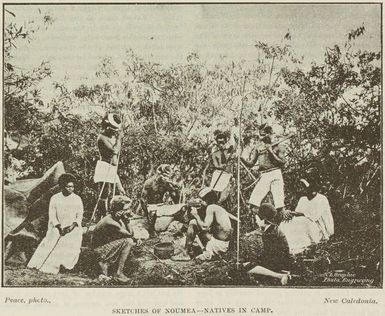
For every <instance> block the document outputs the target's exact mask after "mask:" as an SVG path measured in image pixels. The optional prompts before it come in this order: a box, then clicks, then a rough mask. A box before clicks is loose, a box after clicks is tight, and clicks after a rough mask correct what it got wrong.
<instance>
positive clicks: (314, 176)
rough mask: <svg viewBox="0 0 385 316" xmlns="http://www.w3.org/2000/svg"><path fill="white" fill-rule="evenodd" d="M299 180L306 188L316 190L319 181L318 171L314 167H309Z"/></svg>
mask: <svg viewBox="0 0 385 316" xmlns="http://www.w3.org/2000/svg"><path fill="white" fill-rule="evenodd" d="M299 181H300V182H301V183H303V184H304V185H305V187H306V188H310V189H312V190H314V191H317V190H318V189H319V186H320V183H321V178H320V173H319V171H318V170H317V169H316V168H309V169H308V171H307V172H306V174H305V175H304V176H303V177H302V178H301V179H300V180H299Z"/></svg>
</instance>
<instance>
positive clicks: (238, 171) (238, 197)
mask: <svg viewBox="0 0 385 316" xmlns="http://www.w3.org/2000/svg"><path fill="white" fill-rule="evenodd" d="M245 85H246V76H245V78H244V81H243V87H242V100H241V109H240V111H239V121H238V125H239V126H238V127H239V131H238V146H239V149H238V157H237V159H238V163H237V220H238V223H237V263H236V268H237V270H239V268H240V262H239V252H240V251H239V239H240V226H241V150H240V148H241V141H242V112H243V102H244V94H245Z"/></svg>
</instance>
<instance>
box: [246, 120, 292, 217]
mask: <svg viewBox="0 0 385 316" xmlns="http://www.w3.org/2000/svg"><path fill="white" fill-rule="evenodd" d="M260 136H261V141H262V144H261V145H262V146H261V147H262V148H261V150H259V151H258V150H255V151H254V152H253V155H252V158H251V160H250V161H247V160H246V159H244V158H243V157H241V160H242V162H243V163H244V164H245V165H246V166H248V167H250V168H251V167H253V166H254V165H255V164H256V162H257V161H258V163H259V171H260V173H261V176H260V178H259V180H258V182H257V184H256V185H255V187H254V190H253V192H252V193H251V196H250V199H249V203H250V204H251V205H252V206H253V209H254V212H255V213H258V209H259V207H260V205H261V203H262V200H263V199H264V198H265V197H266V195H267V194H268V193H269V192H271V194H272V195H273V200H274V205H275V207H276V209H277V211H278V216H279V217H280V218H283V219H285V220H287V219H290V218H291V215H290V212H289V211H286V210H285V209H284V206H285V203H284V198H285V195H284V190H283V187H284V184H283V177H282V171H281V169H282V168H283V166H284V165H285V160H284V154H285V148H284V147H283V146H282V145H277V146H275V147H274V148H272V146H271V143H272V137H273V129H272V128H271V126H268V125H265V126H263V127H262V128H261V129H260Z"/></svg>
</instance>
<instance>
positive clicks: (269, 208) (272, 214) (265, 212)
mask: <svg viewBox="0 0 385 316" xmlns="http://www.w3.org/2000/svg"><path fill="white" fill-rule="evenodd" d="M258 216H259V217H260V218H261V219H264V220H265V221H266V222H268V223H270V224H273V225H277V222H276V218H277V210H276V209H275V207H274V206H273V205H272V204H269V203H264V204H262V205H261V207H260V208H259V211H258Z"/></svg>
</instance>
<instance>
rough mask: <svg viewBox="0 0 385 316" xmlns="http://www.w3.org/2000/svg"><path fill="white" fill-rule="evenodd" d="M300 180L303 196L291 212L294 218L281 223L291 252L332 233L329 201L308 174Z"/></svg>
mask: <svg viewBox="0 0 385 316" xmlns="http://www.w3.org/2000/svg"><path fill="white" fill-rule="evenodd" d="M300 182H301V185H302V191H303V192H302V193H303V194H304V196H302V197H301V198H300V199H299V201H298V205H297V207H296V209H295V212H292V214H293V215H294V216H295V218H293V220H291V221H290V222H288V223H282V224H281V229H282V231H283V233H284V234H285V235H286V238H287V240H288V242H289V246H290V252H291V253H293V254H296V253H299V252H302V251H303V250H305V248H306V247H308V246H310V245H311V244H317V243H319V242H321V241H322V240H328V239H329V238H330V236H332V235H333V234H334V220H333V216H332V213H331V211H330V205H329V201H328V199H327V197H326V196H325V195H323V194H321V193H318V192H317V191H318V190H317V189H318V188H317V187H318V184H317V182H318V181H317V180H316V179H311V177H310V176H308V177H307V179H301V180H300Z"/></svg>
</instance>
